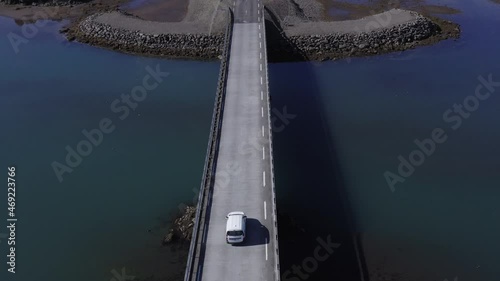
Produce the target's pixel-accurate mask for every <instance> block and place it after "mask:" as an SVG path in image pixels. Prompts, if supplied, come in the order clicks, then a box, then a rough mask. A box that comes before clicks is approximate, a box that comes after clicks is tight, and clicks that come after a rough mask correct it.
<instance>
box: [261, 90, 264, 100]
mask: <svg viewBox="0 0 500 281" xmlns="http://www.w3.org/2000/svg"><path fill="white" fill-rule="evenodd" d="M260 100H264V92H263V91H260Z"/></svg>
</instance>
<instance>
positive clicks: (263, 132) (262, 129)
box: [262, 125, 264, 136]
mask: <svg viewBox="0 0 500 281" xmlns="http://www.w3.org/2000/svg"><path fill="white" fill-rule="evenodd" d="M262 136H264V125H262Z"/></svg>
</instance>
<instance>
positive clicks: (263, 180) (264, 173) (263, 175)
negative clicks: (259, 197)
mask: <svg viewBox="0 0 500 281" xmlns="http://www.w3.org/2000/svg"><path fill="white" fill-rule="evenodd" d="M262 185H264V186H266V171H263V172H262Z"/></svg>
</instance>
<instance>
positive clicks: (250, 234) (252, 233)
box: [233, 218, 269, 247]
mask: <svg viewBox="0 0 500 281" xmlns="http://www.w3.org/2000/svg"><path fill="white" fill-rule="evenodd" d="M268 243H269V229H267V227H265V226H264V225H263V224H261V223H260V221H259V220H258V219H253V218H247V225H246V237H245V241H244V242H243V243H241V244H234V245H233V246H235V247H245V246H256V245H265V244H268Z"/></svg>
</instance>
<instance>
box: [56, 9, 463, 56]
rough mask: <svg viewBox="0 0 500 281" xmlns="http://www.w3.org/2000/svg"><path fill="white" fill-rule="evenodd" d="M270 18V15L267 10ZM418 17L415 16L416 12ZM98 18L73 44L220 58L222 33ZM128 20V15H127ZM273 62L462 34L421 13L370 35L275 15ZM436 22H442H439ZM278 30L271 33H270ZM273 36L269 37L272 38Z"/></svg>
mask: <svg viewBox="0 0 500 281" xmlns="http://www.w3.org/2000/svg"><path fill="white" fill-rule="evenodd" d="M267 14H271V12H270V11H267ZM415 14H416V13H415ZM100 15H102V13H100V14H95V15H92V16H89V17H87V18H86V19H84V20H83V21H81V22H79V23H78V24H76V25H74V26H73V27H72V28H69V29H67V30H65V31H66V32H67V37H68V39H69V40H75V39H76V40H78V41H79V42H82V43H86V44H91V45H96V46H100V47H105V48H110V49H113V50H117V51H121V52H125V53H132V54H140V55H148V56H158V57H167V58H184V59H198V60H214V59H218V58H220V55H221V54H222V48H223V44H224V34H223V33H215V34H204V33H198V34H192V33H165V34H151V33H146V32H142V31H138V30H136V31H132V30H127V29H123V28H116V27H113V26H111V25H109V24H105V23H102V22H99V21H98V20H96V18H97V17H99V16H100ZM123 16H124V17H130V16H129V15H125V14H124V15H123ZM266 21H267V23H266V27H267V29H268V31H267V33H268V38H267V40H268V42H269V43H268V57H269V61H271V62H273V61H308V60H313V61H318V60H335V59H340V58H347V57H357V56H369V55H377V54H383V53H389V52H395V51H403V50H407V49H411V48H414V47H416V46H418V45H426V44H431V43H434V42H437V41H440V40H444V39H448V38H457V37H459V35H460V29H459V27H458V25H456V24H453V23H451V22H448V21H443V20H441V21H439V20H437V19H434V20H431V19H429V18H426V17H424V16H421V15H418V14H417V15H416V16H415V19H414V20H412V21H409V22H405V23H403V24H399V25H395V26H392V27H387V28H381V29H376V30H373V31H370V32H330V33H327V34H299V35H294V34H287V32H286V28H283V27H282V26H281V23H280V22H279V21H278V20H276V17H274V16H273V15H272V14H271V15H268V16H267V17H266ZM436 21H438V22H436ZM273 28H274V29H278V30H274V31H273V30H269V29H273ZM270 37H271V38H270Z"/></svg>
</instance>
